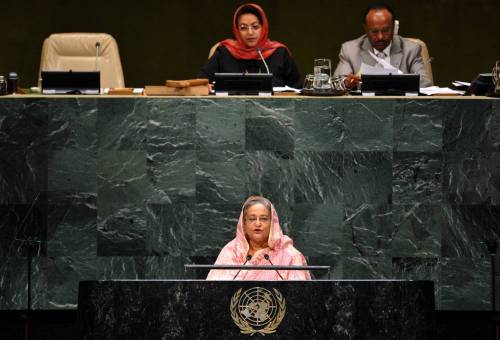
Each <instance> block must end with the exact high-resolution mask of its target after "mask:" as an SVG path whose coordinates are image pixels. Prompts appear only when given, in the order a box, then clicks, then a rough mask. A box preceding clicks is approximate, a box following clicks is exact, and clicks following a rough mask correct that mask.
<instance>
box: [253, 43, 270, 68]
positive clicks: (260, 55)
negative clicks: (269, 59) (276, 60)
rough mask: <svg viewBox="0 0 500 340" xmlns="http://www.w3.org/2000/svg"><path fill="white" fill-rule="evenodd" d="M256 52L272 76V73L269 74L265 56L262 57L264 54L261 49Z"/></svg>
mask: <svg viewBox="0 0 500 340" xmlns="http://www.w3.org/2000/svg"><path fill="white" fill-rule="evenodd" d="M256 51H257V53H258V54H259V57H260V59H261V60H262V62H263V63H264V66H265V67H266V71H267V74H271V72H269V67H268V66H267V63H266V60H265V59H264V56H263V55H262V52H261V51H260V48H258V47H257V48H256Z"/></svg>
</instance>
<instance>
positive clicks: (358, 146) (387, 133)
mask: <svg viewBox="0 0 500 340" xmlns="http://www.w3.org/2000/svg"><path fill="white" fill-rule="evenodd" d="M394 110H395V102H394V101H388V100H384V99H358V100H352V101H348V102H346V103H345V107H344V113H343V117H344V124H345V139H344V150H345V151H392V149H393V141H394V129H393V117H394Z"/></svg>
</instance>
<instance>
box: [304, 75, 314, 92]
mask: <svg viewBox="0 0 500 340" xmlns="http://www.w3.org/2000/svg"><path fill="white" fill-rule="evenodd" d="M302 88H303V89H304V90H313V89H314V74H308V75H306V77H305V78H304V86H302Z"/></svg>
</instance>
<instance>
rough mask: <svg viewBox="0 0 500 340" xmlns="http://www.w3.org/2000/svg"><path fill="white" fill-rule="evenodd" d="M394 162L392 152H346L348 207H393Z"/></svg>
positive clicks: (345, 178) (345, 197)
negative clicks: (366, 205)
mask: <svg viewBox="0 0 500 340" xmlns="http://www.w3.org/2000/svg"><path fill="white" fill-rule="evenodd" d="M392 161H393V160H392V152H375V151H368V152H345V153H344V181H343V193H344V203H345V205H346V206H348V207H353V208H356V207H358V206H359V205H361V204H390V203H391V202H392Z"/></svg>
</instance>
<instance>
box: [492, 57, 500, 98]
mask: <svg viewBox="0 0 500 340" xmlns="http://www.w3.org/2000/svg"><path fill="white" fill-rule="evenodd" d="M491 75H492V77H493V84H494V85H495V89H494V93H495V95H500V60H497V61H496V62H495V66H493V70H492V71H491Z"/></svg>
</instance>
